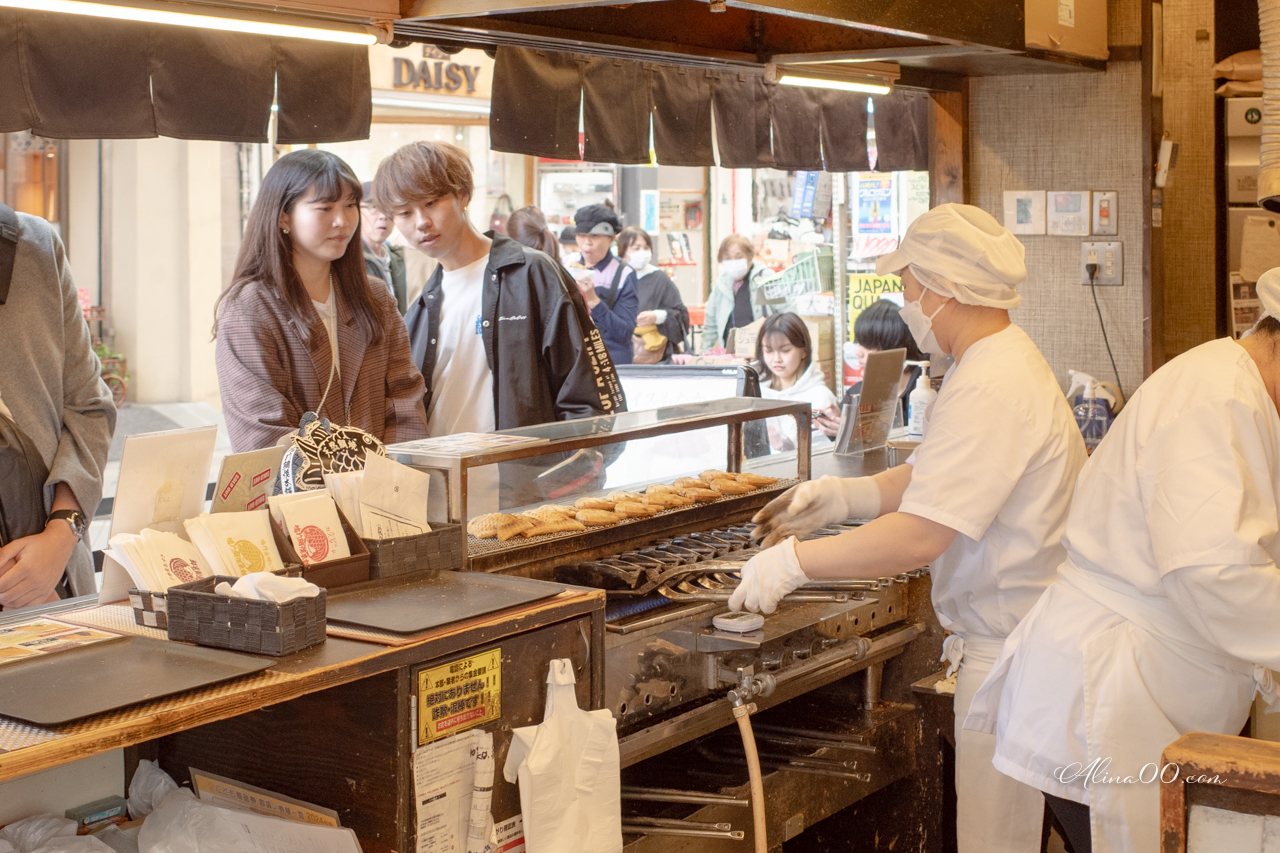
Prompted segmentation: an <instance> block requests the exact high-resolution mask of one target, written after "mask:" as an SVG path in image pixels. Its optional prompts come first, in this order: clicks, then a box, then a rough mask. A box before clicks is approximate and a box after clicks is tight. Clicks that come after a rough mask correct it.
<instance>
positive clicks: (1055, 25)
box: [1025, 0, 1110, 59]
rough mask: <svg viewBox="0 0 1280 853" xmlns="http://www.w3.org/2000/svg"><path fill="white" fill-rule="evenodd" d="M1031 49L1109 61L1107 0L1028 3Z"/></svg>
mask: <svg viewBox="0 0 1280 853" xmlns="http://www.w3.org/2000/svg"><path fill="white" fill-rule="evenodd" d="M1025 13H1026V42H1027V47H1038V48H1042V49H1044V50H1052V51H1055V52H1057V53H1070V54H1073V55H1075V56H1084V57H1088V58H1090V59H1106V58H1107V57H1108V56H1109V55H1110V52H1109V51H1108V50H1107V2H1106V0H1027V2H1026V6H1025Z"/></svg>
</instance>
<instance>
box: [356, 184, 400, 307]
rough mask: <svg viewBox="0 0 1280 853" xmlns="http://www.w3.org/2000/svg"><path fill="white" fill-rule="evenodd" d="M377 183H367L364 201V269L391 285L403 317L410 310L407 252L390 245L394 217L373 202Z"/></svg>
mask: <svg viewBox="0 0 1280 853" xmlns="http://www.w3.org/2000/svg"><path fill="white" fill-rule="evenodd" d="M372 187H373V184H371V183H369V182H368V181H366V182H365V183H364V185H363V187H362V189H363V191H364V198H363V199H362V200H361V201H360V242H361V244H362V247H363V249H364V268H365V272H367V273H368V274H369V278H376V279H378V280H379V281H381V282H383V283H384V284H386V285H387V289H388V290H390V291H391V293H392V295H393V296H395V298H396V306H397V307H398V308H399V309H400V314H401V315H403V314H404V312H405V311H407V310H408V308H409V299H408V284H407V279H406V275H405V268H404V249H403V248H402V247H400V246H393V245H391V244H390V243H388V242H387V237H389V236H391V217H389V216H387V215H386V214H385V213H383V212H382V211H380V210H378V208H377V207H375V206H374V204H373V202H371V201H370V200H369V197H370V193H371V190H372Z"/></svg>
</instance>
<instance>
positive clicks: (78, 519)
mask: <svg viewBox="0 0 1280 853" xmlns="http://www.w3.org/2000/svg"><path fill="white" fill-rule="evenodd" d="M55 518H60V519H62V520H63V521H65V522H66V523H67V524H69V525H71V532H73V533H75V535H76V538H77V539H83V538H84V532H85V531H86V530H88V529H89V521H88V519H86V518H85V517H84V513H83V512H81V511H80V510H78V509H55V510H54V511H53V512H51V513H49V521H52V520H53V519H55ZM48 523H49V522H48V521H46V522H45V525H46V526H47V525H48Z"/></svg>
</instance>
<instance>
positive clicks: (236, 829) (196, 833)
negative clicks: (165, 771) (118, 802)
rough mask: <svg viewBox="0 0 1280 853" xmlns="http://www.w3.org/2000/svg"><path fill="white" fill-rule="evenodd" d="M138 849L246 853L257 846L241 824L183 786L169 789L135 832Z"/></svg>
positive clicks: (155, 852)
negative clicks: (197, 797) (226, 817)
mask: <svg viewBox="0 0 1280 853" xmlns="http://www.w3.org/2000/svg"><path fill="white" fill-rule="evenodd" d="M138 849H139V850H140V851H141V853H246V852H247V851H254V850H257V849H258V846H257V845H256V844H255V843H254V841H253V839H252V838H250V837H249V834H248V833H247V832H245V830H244V828H243V827H241V826H237V825H236V824H234V823H231V822H230V821H227V820H224V819H223V817H222V809H220V808H218V807H217V806H211V805H209V804H208V803H202V802H200V801H199V800H197V799H196V798H195V795H194V794H192V793H191V792H190V791H188V790H187V789H185V788H178V789H176V790H174V791H172V792H170V793H169V794H168V795H167V796H166V797H165V798H164V799H163V800H161V801H160V803H159V804H158V805H157V806H156V808H155V811H153V812H152V813H151V815H150V816H149V817H148V818H147V820H146V822H145V823H144V824H142V831H141V832H139V833H138Z"/></svg>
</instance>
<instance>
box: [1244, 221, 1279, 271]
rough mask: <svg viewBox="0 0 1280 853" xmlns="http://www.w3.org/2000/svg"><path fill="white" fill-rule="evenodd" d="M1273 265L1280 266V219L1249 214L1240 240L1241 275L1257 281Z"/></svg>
mask: <svg viewBox="0 0 1280 853" xmlns="http://www.w3.org/2000/svg"><path fill="white" fill-rule="evenodd" d="M1272 267H1280V220H1277V219H1276V218H1275V217H1270V216H1248V217H1245V220H1244V235H1243V236H1242V238H1241V241H1240V277H1241V278H1242V279H1244V280H1245V281H1257V280H1258V277H1259V276H1261V275H1262V274H1263V273H1264V272H1266V271H1267V270H1269V269H1271V268H1272Z"/></svg>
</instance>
